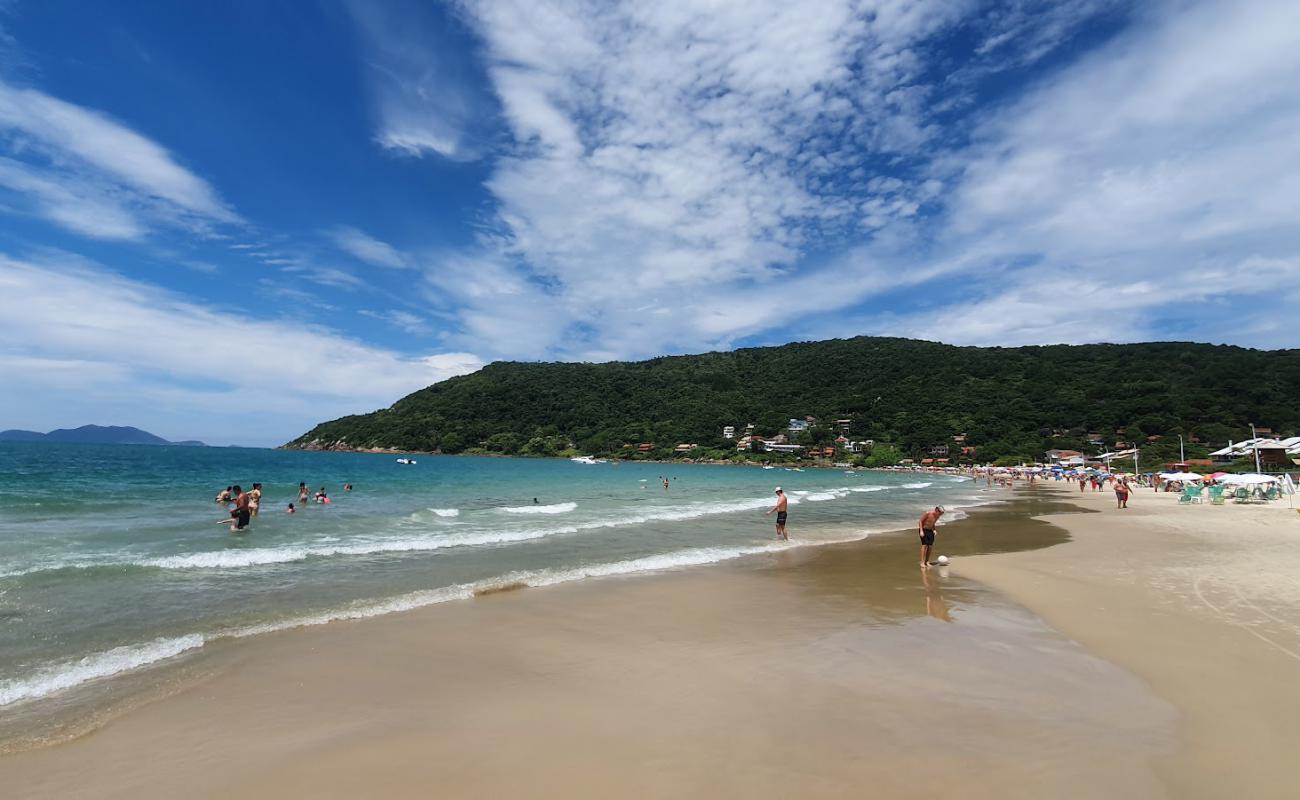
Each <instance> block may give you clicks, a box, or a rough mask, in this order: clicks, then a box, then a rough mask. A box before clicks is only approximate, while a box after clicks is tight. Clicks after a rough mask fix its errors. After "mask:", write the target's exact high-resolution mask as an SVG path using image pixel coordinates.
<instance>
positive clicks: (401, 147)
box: [348, 0, 485, 161]
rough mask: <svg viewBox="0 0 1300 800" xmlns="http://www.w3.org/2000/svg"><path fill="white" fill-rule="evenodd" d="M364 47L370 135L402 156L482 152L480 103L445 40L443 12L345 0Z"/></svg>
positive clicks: (400, 2) (400, 1)
mask: <svg viewBox="0 0 1300 800" xmlns="http://www.w3.org/2000/svg"><path fill="white" fill-rule="evenodd" d="M348 8H349V10H350V11H351V13H352V16H353V18H354V19H355V20H356V23H357V28H358V30H359V32H360V34H361V38H362V44H363V47H364V48H365V52H366V59H367V63H366V68H367V79H368V80H369V81H370V83H371V87H372V93H373V95H374V102H375V111H376V115H377V117H378V128H379V129H378V132H377V133H376V134H375V140H376V141H377V142H378V143H379V144H380V145H382V146H383V147H385V148H387V149H388V150H391V151H393V152H395V153H398V154H401V155H408V156H423V155H426V154H436V155H439V156H442V157H444V158H449V159H453V160H457V161H464V160H472V159H474V158H477V157H478V156H479V155H480V153H481V143H480V142H477V141H475V139H476V137H475V135H474V134H475V133H476V132H481V131H482V130H483V129H484V127H485V126H484V125H483V123H484V120H483V119H482V117H483V115H484V113H485V105H484V102H483V97H482V95H481V94H476V93H475V92H474V90H473V89H472V88H471V86H470V85H469V82H468V76H467V74H466V72H467V65H468V64H469V63H471V62H468V61H467V60H465V59H463V58H458V57H457V55H456V53H455V50H454V48H453V47H452V45H451V34H450V33H448V30H447V28H448V25H449V24H454V22H455V20H454V19H447V18H446V17H445V11H444V10H442V9H439V8H438V7H436V6H432V5H429V4H422V3H416V2H409V1H408V0H395V2H390V3H367V2H360V0H357V1H356V2H351V3H349V4H348Z"/></svg>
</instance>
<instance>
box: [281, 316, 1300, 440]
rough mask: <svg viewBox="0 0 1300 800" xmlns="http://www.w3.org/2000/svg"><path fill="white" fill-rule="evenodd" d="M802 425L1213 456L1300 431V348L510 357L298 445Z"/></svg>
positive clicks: (894, 344) (680, 434) (800, 350)
mask: <svg viewBox="0 0 1300 800" xmlns="http://www.w3.org/2000/svg"><path fill="white" fill-rule="evenodd" d="M806 416H810V417H814V418H816V419H817V420H818V422H819V424H818V425H817V426H816V427H814V428H813V429H812V430H810V431H808V432H806V433H802V434H800V436H801V437H803V442H802V443H806V444H814V443H816V444H830V443H832V441H833V439H834V438H835V436H836V435H837V434H838V431H835V430H834V429H833V422H834V420H836V419H845V418H847V419H849V420H851V423H850V426H849V430H848V437H849V438H851V439H854V440H865V439H872V440H874V441H875V442H876V443H877V445H876V447H877V448H878V449H880V450H881V452H882V453H890V454H892V455H908V456H920V455H924V454H928V453H929V451H930V449H931V448H932V447H934V446H936V445H952V449H953V453H952V455H953V457H954V459H953V460H954V461H956V460H957V457H958V456H959V451H958V445H954V444H953V437H954V436H956V435H961V434H964V435H965V442H964V444H966V445H967V446H974V447H976V448H977V455H976V456H975V459H976V460H978V461H981V462H984V461H993V460H996V459H999V458H1002V459H1010V458H1032V457H1041V454H1042V453H1043V451H1044V450H1046V449H1049V448H1052V447H1077V448H1084V447H1085V446H1086V439H1087V434H1089V433H1099V434H1101V435H1102V436H1103V437H1104V438H1105V440H1106V443H1107V444H1113V443H1114V442H1115V441H1116V440H1124V441H1130V442H1134V443H1137V444H1140V445H1142V446H1144V447H1149V448H1151V449H1152V451H1153V452H1166V451H1167V448H1168V447H1169V446H1170V441H1171V440H1172V448H1173V452H1174V453H1175V454H1176V453H1177V438H1176V436H1175V435H1176V434H1179V433H1181V434H1183V435H1184V436H1186V437H1187V438H1188V439H1189V440H1190V439H1191V437H1192V436H1193V435H1194V436H1195V437H1196V438H1197V439H1199V440H1200V441H1201V443H1203V445H1206V446H1208V445H1216V446H1217V445H1218V444H1220V443H1226V442H1227V441H1228V440H1229V439H1234V440H1240V439H1244V438H1246V437H1247V436H1249V425H1250V423H1252V422H1253V423H1255V424H1257V425H1260V426H1268V427H1270V428H1272V429H1273V430H1274V431H1277V432H1279V433H1281V432H1284V431H1291V430H1295V429H1296V428H1297V427H1300V350H1280V351H1261V350H1250V349H1244V348H1240V347H1229V346H1218V345H1206V344H1192V343H1182V342H1161V343H1149V344H1126V345H1054V346H1045V347H1015V348H1002V347H991V348H990V347H955V346H952V345H945V344H938V343H934V342H925V341H914V340H908V339H890V338H866V337H860V338H855V339H845V340H833V341H827V342H801V343H795V344H788V345H783V346H780V347H762V348H749V349H743V350H736V351H733V352H728V353H706V354H704V355H693V356H672V357H663V358H655V359H650V360H648V361H639V362H611V363H605V364H577V363H517V362H498V363H494V364H490V365H488V366H486V367H484V368H483V369H481V370H479V371H478V372H475V373H473V374H470V375H465V376H461V377H457V378H451V379H450V380H446V381H442V382H440V383H437V384H434V385H432V386H429V387H428V388H426V389H421V390H420V391H417V392H414V393H413V394H410V395H407V396H406V397H404V398H402V399H401V400H398V401H397V402H396V403H394V404H393V406H392V407H391V408H387V409H383V410H381V411H376V412H373V413H370V414H361V415H355V416H347V417H343V418H341V419H336V420H333V421H331V422H325V423H322V424H320V425H317V426H316V427H315V428H313V429H312V430H310V431H308V432H307V433H305V434H303V435H302V436H301V437H299V438H298V439H295V440H294V441H293V442H290V443H289V444H288V445H286V446H287V447H291V448H309V449H317V448H320V449H366V448H395V449H401V450H416V451H439V450H440V451H442V452H447V453H459V452H465V451H475V452H489V453H501V454H523V455H555V454H557V453H559V452H561V451H565V450H567V449H568V448H575V449H576V450H578V451H581V452H584V453H593V454H628V450H627V449H626V448H625V447H624V445H626V444H638V443H653V444H654V445H655V450H654V451H653V452H651V453H648V454H644V453H638V454H637V457H646V456H659V457H662V456H664V455H666V454H667V453H669V452H671V450H672V448H673V446H674V445H676V444H678V443H691V444H699V445H700V446H701V448H703V450H702V451H701V452H703V453H708V452H709V451H712V452H711V453H710V454H711V455H714V456H718V455H730V454H733V453H734V452H735V448H734V444H731V443H728V442H725V441H724V440H723V439H722V438H721V435H722V428H723V426H725V425H734V426H736V427H737V429H738V433H737V435H740V434H742V433H743V431H744V427H745V425H746V424H747V423H753V424H754V426H755V433H757V434H760V435H773V434H777V433H782V432H785V427H786V425H787V423H788V421H789V419H791V418H804V417H806ZM1120 430H1122V433H1121V432H1117V431H1120ZM1149 437H1162V438H1160V439H1158V440H1155V441H1151V442H1148V438H1149ZM1087 449H1088V450H1090V451H1092V452H1095V451H1096V449H1097V448H1096V447H1095V446H1094V447H1087ZM1205 449H1206V448H1205V447H1204V446H1201V447H1197V446H1195V445H1193V446H1192V447H1191V448H1190V449H1189V451H1188V455H1189V457H1191V456H1193V455H1196V454H1198V453H1200V454H1203V453H1204V451H1205ZM697 455H698V454H697ZM968 460H969V459H968Z"/></svg>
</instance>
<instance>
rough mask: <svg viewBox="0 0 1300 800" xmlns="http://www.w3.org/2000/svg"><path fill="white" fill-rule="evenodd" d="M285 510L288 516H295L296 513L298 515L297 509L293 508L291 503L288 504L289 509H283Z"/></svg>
mask: <svg viewBox="0 0 1300 800" xmlns="http://www.w3.org/2000/svg"><path fill="white" fill-rule="evenodd" d="M285 510H286V511H287V512H288V513H290V514H296V513H298V509H296V508H294V507H293V503H290V504H289V507H288V508H287V509H285Z"/></svg>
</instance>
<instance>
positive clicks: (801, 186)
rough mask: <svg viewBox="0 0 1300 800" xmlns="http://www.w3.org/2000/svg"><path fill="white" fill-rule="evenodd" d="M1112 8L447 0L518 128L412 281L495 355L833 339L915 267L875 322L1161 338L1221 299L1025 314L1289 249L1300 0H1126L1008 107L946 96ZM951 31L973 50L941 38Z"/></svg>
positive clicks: (1298, 188)
mask: <svg viewBox="0 0 1300 800" xmlns="http://www.w3.org/2000/svg"><path fill="white" fill-rule="evenodd" d="M1117 8H1119V6H1118V5H1117V4H1116V3H1114V2H1110V0H1089V1H1088V2H1080V3H1073V4H1068V5H1059V4H1051V3H1012V4H1006V5H1004V6H999V7H997V8H996V9H993V10H988V9H986V8H985V7H984V6H982V5H979V4H975V3H965V2H956V3H954V2H934V3H926V2H875V3H855V2H849V1H848V0H844V2H836V1H835V0H826V2H821V3H817V4H815V6H814V7H809V6H808V5H806V4H805V5H800V4H789V3H779V2H771V3H763V2H743V3H742V2H734V3H729V2H719V3H715V4H709V5H705V6H701V5H700V4H697V3H690V2H663V3H655V4H648V5H647V4H632V3H615V4H602V5H599V6H594V7H587V6H584V7H582V8H581V9H578V8H575V7H573V6H570V5H568V4H565V3H558V2H522V0H520V1H518V2H516V1H515V0H489V1H487V2H481V3H473V4H465V5H464V10H465V13H466V15H467V16H468V18H469V19H471V21H472V23H473V24H474V26H475V28H476V30H477V31H478V32H479V33H480V35H481V36H482V38H483V40H484V42H485V45H486V53H487V56H488V73H489V76H490V77H491V80H492V86H493V89H494V90H495V92H496V94H497V96H498V99H499V101H500V104H501V109H502V115H503V118H504V120H505V121H506V123H507V124H508V126H509V129H510V132H511V134H512V137H513V140H514V142H513V144H514V147H513V148H511V149H510V150H508V151H507V152H506V153H505V154H504V155H503V156H502V157H501V158H499V159H498V161H497V162H496V167H495V169H494V172H493V174H492V177H491V178H490V179H489V181H488V188H489V189H490V190H491V191H492V193H493V194H494V196H495V197H496V199H497V201H498V222H499V233H500V235H501V238H500V239H499V240H498V241H497V242H494V243H491V244H492V246H490V247H488V250H489V252H487V253H470V254H465V255H463V256H462V257H461V259H460V260H461V261H462V262H463V263H462V264H461V265H460V266H456V267H452V268H450V269H448V268H447V267H446V265H445V264H440V265H439V266H437V267H435V268H434V270H435V273H436V274H435V276H434V277H433V279H432V280H433V281H434V283H435V284H437V285H438V286H439V288H440V289H441V290H442V291H443V292H444V293H446V294H449V295H451V296H454V297H456V298H459V302H460V306H459V318H460V325H461V328H462V331H463V333H464V334H465V339H464V340H465V341H469V340H474V339H477V340H478V341H480V342H481V344H480V345H479V346H481V347H482V348H484V349H485V350H489V351H491V352H494V353H503V354H523V353H528V354H533V353H545V354H550V355H558V356H560V357H593V355H617V356H620V357H627V356H639V355H650V354H656V353H660V352H664V351H682V350H698V349H702V348H708V347H726V346H729V345H730V344H732V343H733V342H735V341H737V340H739V339H741V338H744V337H751V336H759V335H762V334H763V333H764V332H768V331H773V330H781V329H788V330H799V329H803V328H805V327H808V326H809V325H811V324H814V323H808V322H805V321H804V320H802V319H801V317H804V316H808V315H810V316H815V317H818V318H821V319H825V318H831V319H838V320H842V321H844V322H842V324H841V328H840V329H839V330H835V331H834V332H833V333H834V335H850V334H853V333H858V332H861V331H864V330H878V329H879V328H880V327H881V325H880V323H879V322H873V320H872V318H871V317H870V316H867V317H863V316H860V315H861V314H863V313H867V312H865V311H863V310H862V309H864V308H868V307H870V306H871V305H872V304H876V305H880V304H882V303H883V302H884V301H883V300H881V299H880V298H883V297H884V296H886V295H887V294H888V293H890V292H898V291H899V290H906V289H909V287H921V286H925V289H924V291H925V292H926V294H924V295H918V294H917V292H916V290H915V289H913V290H912V291H911V293H910V295H909V296H908V297H906V298H905V299H903V300H902V301H901V303H902V307H901V308H898V309H895V308H893V307H892V306H891V307H887V308H881V309H878V310H877V311H876V316H877V319H878V320H880V321H883V320H890V321H891V324H895V325H911V322H909V320H910V317H909V316H908V311H907V308H908V307H917V306H923V307H925V308H926V312H925V314H926V316H925V319H926V320H930V321H934V322H937V323H939V324H940V325H941V324H942V320H943V319H944V318H945V317H946V316H949V315H951V316H952V317H953V320H954V323H953V324H954V333H953V334H952V336H954V337H959V338H962V340H963V341H976V340H978V341H980V342H981V343H987V344H996V343H1001V342H1003V341H1005V340H1015V341H1028V340H1030V338H1032V337H1033V336H1040V337H1046V339H1048V340H1060V341H1065V340H1071V341H1079V340H1092V339H1095V338H1099V336H1100V337H1101V338H1104V337H1105V336H1107V335H1109V336H1112V337H1118V338H1145V337H1150V336H1153V335H1159V334H1160V331H1162V330H1174V328H1171V327H1169V323H1168V322H1167V315H1166V314H1164V313H1163V311H1162V309H1165V308H1166V307H1167V306H1169V305H1171V304H1172V303H1173V302H1175V300H1174V298H1175V297H1180V298H1181V300H1180V302H1185V303H1190V304H1205V303H1210V302H1213V301H1214V297H1215V296H1214V295H1212V294H1205V293H1192V294H1190V295H1180V294H1179V293H1176V292H1167V291H1165V290H1164V287H1163V285H1162V284H1161V283H1160V282H1157V281H1150V282H1144V283H1140V284H1138V285H1137V286H1135V287H1134V288H1131V289H1127V290H1125V294H1126V300H1125V302H1124V303H1123V304H1122V307H1123V308H1125V309H1126V311H1125V312H1124V313H1126V314H1128V315H1129V316H1130V317H1132V318H1133V319H1132V321H1131V322H1129V323H1125V324H1120V323H1119V321H1118V320H1116V319H1115V317H1114V315H1106V319H1108V320H1110V322H1109V324H1108V325H1107V326H1106V327H1107V328H1108V332H1104V333H1103V332H1099V331H1095V330H1091V329H1089V328H1088V327H1087V326H1085V325H1082V324H1080V323H1082V321H1083V319H1085V318H1087V317H1089V316H1091V317H1093V318H1095V314H1092V313H1091V312H1090V314H1089V315H1084V316H1082V317H1081V316H1078V315H1073V314H1070V315H1066V316H1067V317H1068V320H1063V321H1062V322H1061V324H1058V325H1055V326H1053V324H1052V323H1051V322H1050V320H1051V319H1053V315H1052V314H1051V313H1044V314H1038V315H1035V321H1034V322H1033V323H1032V324H1029V325H1025V324H1024V323H1023V318H1024V314H1023V311H1024V308H1025V307H1027V306H1029V305H1032V304H1033V303H1044V304H1049V306H1050V304H1051V303H1052V302H1054V301H1053V298H1054V297H1058V294H1056V292H1059V291H1060V290H1061V289H1062V287H1064V286H1066V285H1068V282H1069V278H1070V277H1071V276H1076V275H1077V276H1087V277H1088V278H1092V276H1097V277H1096V278H1094V279H1095V280H1097V281H1100V282H1104V281H1106V280H1107V279H1106V278H1102V277H1100V276H1102V275H1107V274H1109V273H1110V272H1111V271H1112V270H1117V271H1118V273H1119V274H1120V275H1123V276H1124V278H1122V279H1121V280H1130V277H1129V276H1134V275H1137V276H1143V277H1144V278H1145V277H1146V276H1147V275H1148V274H1149V273H1150V272H1151V271H1152V270H1155V271H1157V273H1162V274H1165V275H1168V276H1169V277H1168V279H1167V280H1171V281H1176V280H1178V277H1177V276H1179V275H1180V274H1190V273H1189V272H1187V268H1188V267H1189V265H1193V264H1195V265H1196V268H1197V269H1198V270H1199V272H1197V274H1201V275H1206V274H1213V272H1214V271H1216V270H1217V271H1218V272H1219V273H1221V274H1225V275H1226V274H1232V275H1238V274H1241V273H1239V272H1238V269H1239V267H1240V265H1242V264H1246V263H1251V261H1250V260H1251V259H1252V258H1262V259H1281V260H1285V259H1286V257H1288V256H1289V255H1291V254H1294V253H1295V252H1296V247H1297V246H1300V241H1297V227H1296V225H1295V223H1294V220H1295V219H1296V218H1297V212H1298V211H1300V177H1297V176H1300V139H1298V138H1297V137H1295V136H1294V135H1292V131H1294V130H1296V129H1297V126H1298V125H1300V89H1298V88H1297V87H1300V71H1298V70H1297V61H1298V60H1300V49H1298V48H1295V47H1294V46H1293V38H1294V37H1293V36H1292V35H1291V32H1292V31H1294V30H1297V29H1300V25H1298V24H1297V23H1298V22H1300V20H1297V19H1296V17H1297V14H1300V6H1295V5H1294V4H1286V3H1281V2H1265V1H1264V0H1259V1H1258V2H1251V3H1218V2H1202V3H1191V2H1169V3H1161V4H1158V5H1155V4H1152V5H1148V6H1144V7H1143V8H1144V10H1143V11H1142V12H1141V13H1138V14H1136V15H1135V16H1134V17H1133V18H1132V19H1131V20H1130V24H1129V25H1128V27H1127V30H1126V32H1125V33H1123V34H1122V35H1120V36H1119V37H1117V38H1115V39H1114V40H1113V41H1111V42H1109V43H1106V44H1104V45H1102V46H1101V47H1099V48H1095V49H1094V51H1093V52H1091V53H1089V54H1087V55H1085V56H1084V57H1083V58H1082V59H1081V60H1079V61H1078V62H1077V63H1075V64H1072V65H1065V67H1064V68H1062V67H1061V65H1059V64H1053V65H1052V71H1051V72H1046V73H1044V74H1045V77H1043V78H1040V79H1039V80H1038V82H1037V83H1029V84H1028V86H1029V89H1028V91H1026V92H1024V93H1023V95H1022V97H1021V98H1020V99H1019V100H1018V101H1014V102H1009V103H1005V104H1002V105H998V106H991V107H988V108H985V109H981V110H978V111H975V110H969V111H965V112H962V113H959V114H956V115H955V116H954V112H953V110H954V109H962V108H967V109H969V108H971V103H972V101H973V100H974V99H976V98H977V97H978V96H979V95H978V93H977V92H976V91H975V88H974V87H975V86H976V85H977V84H978V81H979V80H981V79H982V78H983V77H987V76H988V75H990V74H993V73H996V72H999V71H1006V70H1026V69H1029V68H1031V67H1033V66H1035V65H1037V64H1039V63H1040V62H1043V61H1044V60H1045V58H1046V56H1047V55H1048V54H1049V53H1051V52H1052V51H1053V50H1054V49H1055V48H1057V47H1059V46H1060V45H1061V44H1062V43H1063V42H1067V41H1071V40H1072V38H1073V37H1075V36H1076V35H1077V34H1078V33H1079V31H1080V30H1082V29H1083V27H1084V26H1085V24H1086V23H1087V22H1088V21H1089V20H1091V19H1094V18H1095V17H1096V16H1097V15H1099V14H1105V13H1109V12H1113V11H1115V10H1116V9H1117ZM958 27H962V28H964V29H965V31H966V32H967V33H968V34H969V35H970V38H971V39H972V40H973V41H974V42H976V43H977V44H975V45H973V46H972V47H973V53H970V54H966V55H962V54H961V53H957V54H956V55H954V52H953V51H950V50H942V49H936V46H935V45H934V44H933V40H932V38H931V37H934V36H936V35H938V34H944V33H946V32H950V31H953V30H955V29H956V28H958ZM963 58H965V59H966V60H965V61H963V60H962V59H963ZM940 60H942V63H939V62H940ZM465 264H471V265H473V268H472V269H469V271H468V272H467V267H466V266H465ZM1026 265H1032V267H1027V266H1026ZM449 276H455V277H454V279H450V278H449ZM941 278H942V280H940V279H941ZM1026 281H1033V282H1044V283H1045V285H1050V286H1052V287H1054V292H1043V293H1038V292H1034V291H1020V290H1021V289H1023V287H1022V285H1021V282H1026ZM451 284H458V285H451ZM959 285H965V286H966V287H967V291H966V292H965V293H963V294H962V295H960V296H959V298H960V299H959V300H958V301H957V302H954V300H953V298H954V294H955V293H954V291H953V289H954V287H956V286H959ZM1016 292H1019V293H1018V294H1015V293H1016ZM1245 293H1246V292H1245V291H1244V290H1242V289H1240V288H1238V287H1236V286H1222V285H1220V286H1219V287H1218V296H1224V295H1227V296H1232V295H1239V294H1245ZM1003 295H1005V297H1003V298H1002V300H1001V301H999V300H998V298H999V297H1001V296H1003ZM1105 296H1106V295H1105V294H1102V293H1099V294H1098V295H1097V296H1096V297H1095V298H1094V299H1095V301H1096V302H1097V303H1102V304H1103V305H1102V307H1103V308H1104V307H1105V306H1104V297H1105ZM944 304H948V305H947V306H945V305H944ZM539 307H544V308H545V309H546V311H547V313H546V314H545V315H542V314H539V313H538V312H537V309H538V308H539ZM970 309H980V310H982V312H983V313H984V314H985V315H986V316H987V317H988V319H987V320H986V321H985V322H982V323H979V324H976V321H975V320H974V319H973V318H971V317H970V316H969V314H968V313H967V312H968V311H969V310H970ZM1092 311H1095V309H1093V310H1092ZM848 320H853V321H854V322H852V323H849V322H848ZM1158 320H1166V321H1165V323H1164V327H1163V328H1162V327H1160V326H1159V325H1158V324H1157V321H1158ZM853 324H856V325H858V326H859V327H857V328H856V329H855V328H853V327H852V325H853ZM915 327H916V326H912V328H910V329H915ZM938 330H939V331H942V330H943V328H942V327H939V328H938ZM1252 330H1258V331H1267V330H1271V328H1270V327H1269V326H1262V327H1260V326H1257V327H1255V328H1252ZM931 335H933V334H931ZM1258 335H1261V336H1262V335H1264V334H1263V333H1260V334H1258ZM942 336H943V334H942V333H940V334H939V337H940V338H942ZM979 337H983V338H979Z"/></svg>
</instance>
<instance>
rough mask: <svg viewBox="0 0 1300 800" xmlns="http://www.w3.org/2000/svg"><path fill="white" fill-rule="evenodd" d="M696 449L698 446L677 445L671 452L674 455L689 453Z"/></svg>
mask: <svg viewBox="0 0 1300 800" xmlns="http://www.w3.org/2000/svg"><path fill="white" fill-rule="evenodd" d="M697 447H699V445H698V444H679V445H677V446H676V447H674V448H673V452H674V453H689V452H691V451H692V450H694V449H695V448H697Z"/></svg>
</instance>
